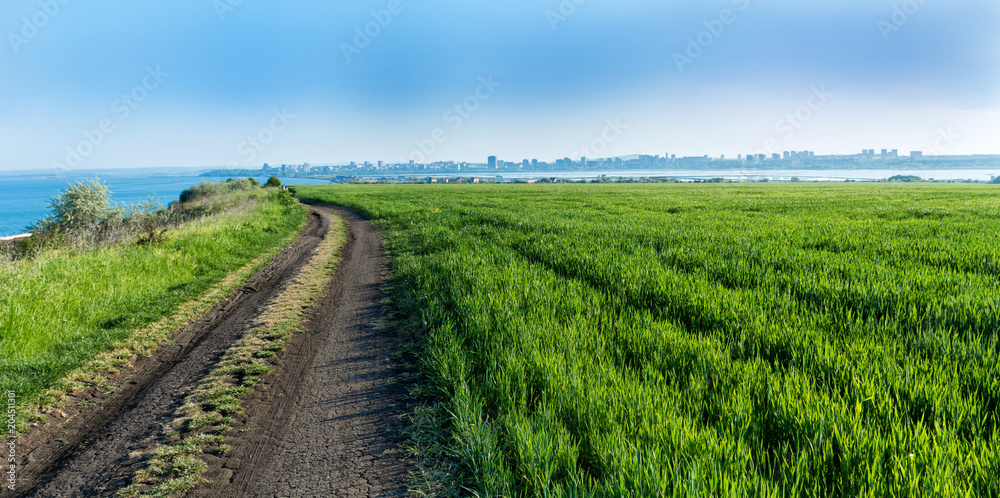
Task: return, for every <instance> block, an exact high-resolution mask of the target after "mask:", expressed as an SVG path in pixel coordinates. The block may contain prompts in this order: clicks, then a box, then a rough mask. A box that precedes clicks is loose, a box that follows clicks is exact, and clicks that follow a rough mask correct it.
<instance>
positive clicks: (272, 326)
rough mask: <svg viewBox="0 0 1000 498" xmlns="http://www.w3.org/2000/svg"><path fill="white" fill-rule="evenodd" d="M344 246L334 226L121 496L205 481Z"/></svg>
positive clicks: (168, 492)
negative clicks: (208, 464) (212, 454)
mask: <svg viewBox="0 0 1000 498" xmlns="http://www.w3.org/2000/svg"><path fill="white" fill-rule="evenodd" d="M343 242H344V224H343V223H342V222H339V223H338V222H334V224H333V225H332V226H331V227H330V233H329V235H327V237H326V238H325V239H324V240H323V242H321V243H320V245H319V246H318V247H317V248H316V249H315V251H314V252H313V254H312V255H311V256H310V259H309V262H308V263H307V264H306V266H305V267H304V268H303V269H302V270H300V271H299V273H298V275H296V277H295V278H294V279H293V280H292V281H291V282H290V283H289V284H288V285H287V286H286V288H285V289H284V290H282V292H281V294H279V295H278V297H277V298H276V299H275V300H274V301H273V302H271V303H268V305H267V309H266V310H265V312H264V313H263V314H262V315H261V316H260V319H259V321H258V325H257V327H255V328H254V329H252V330H250V331H248V332H247V333H246V334H245V335H244V336H243V337H242V338H241V339H240V340H239V341H238V342H236V343H235V344H234V345H233V346H231V347H230V348H229V350H228V351H227V352H226V354H225V355H224V356H223V358H222V361H221V362H220V363H219V364H218V365H216V366H215V367H214V368H213V369H212V371H211V372H210V373H209V374H208V376H207V377H206V378H205V379H204V380H203V381H202V382H201V383H200V384H199V385H198V387H197V388H195V390H194V391H193V392H192V393H191V395H190V396H189V397H188V398H187V400H186V402H185V404H184V405H183V406H182V407H181V408H179V409H178V411H177V412H176V413H175V415H174V417H173V420H172V422H171V423H170V424H168V426H167V427H165V431H164V432H165V435H166V436H167V438H166V441H165V442H164V443H163V444H161V445H159V446H157V447H155V448H153V449H152V450H150V451H149V452H148V453H147V454H146V455H145V456H146V457H147V462H146V466H145V467H144V468H143V469H142V470H140V471H139V472H138V473H137V474H136V475H135V477H134V479H133V483H132V484H131V485H130V486H128V487H127V488H125V489H123V490H122V491H120V492H119V496H127V497H134V496H174V495H177V494H182V493H185V492H187V491H189V490H191V489H192V488H193V487H194V486H196V485H197V484H199V483H201V482H205V481H206V480H205V479H204V477H202V475H201V474H202V472H203V471H204V470H205V464H204V462H203V461H202V460H201V458H200V457H199V455H201V454H202V453H204V452H205V451H206V450H209V449H211V448H212V447H215V449H216V451H217V452H219V453H222V452H224V451H225V450H226V449H228V446H226V445H224V444H222V442H223V441H224V439H225V433H226V432H227V431H229V430H230V425H229V424H230V423H231V422H232V418H231V416H232V415H233V414H234V413H237V412H240V411H242V410H243V403H242V399H241V398H242V397H243V396H245V395H246V394H248V393H250V392H251V391H252V390H253V386H254V385H256V384H257V383H258V382H260V380H261V376H263V375H266V374H267V373H269V372H270V371H271V370H272V369H273V367H271V366H270V364H269V362H268V359H269V358H271V357H272V356H274V355H275V354H277V353H278V352H279V351H282V350H283V349H284V348H285V343H286V342H287V340H288V339H289V338H290V337H291V335H292V334H293V333H295V332H299V331H301V330H302V325H303V323H304V321H305V316H306V312H307V311H308V309H309V308H311V307H312V306H313V305H314V304H315V302H316V300H317V299H318V298H319V297H320V296H321V295H322V291H323V288H324V286H325V285H326V284H327V282H328V281H329V279H330V277H331V275H332V274H333V271H334V269H335V268H336V264H337V254H338V251H339V249H340V247H341V245H342V244H343Z"/></svg>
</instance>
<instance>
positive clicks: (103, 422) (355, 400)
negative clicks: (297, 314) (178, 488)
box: [19, 206, 412, 497]
mask: <svg viewBox="0 0 1000 498" xmlns="http://www.w3.org/2000/svg"><path fill="white" fill-rule="evenodd" d="M310 209H311V210H312V213H313V219H312V221H311V222H310V224H309V226H308V227H307V228H306V229H304V230H303V232H302V233H301V234H300V236H299V237H298V239H296V241H295V242H294V243H293V244H292V245H290V246H289V247H288V248H286V249H285V250H284V251H283V252H282V253H281V254H279V256H277V257H276V258H275V260H274V262H272V263H271V264H270V265H268V267H266V268H264V269H263V270H261V271H260V272H259V273H258V274H257V275H256V276H255V277H254V278H252V279H251V282H250V284H248V286H247V287H246V288H245V289H244V290H243V291H241V292H240V293H237V295H235V296H234V297H233V298H231V299H230V300H229V301H227V302H226V303H223V304H221V305H219V306H218V307H217V308H216V309H213V310H212V312H210V313H209V314H208V315H206V317H205V318H204V319H203V320H201V321H200V322H198V324H196V325H195V326H194V327H193V330H191V331H185V332H182V334H181V335H180V336H178V338H177V341H176V344H175V345H173V346H169V347H165V348H161V349H163V350H164V351H158V352H157V353H156V354H155V355H154V357H152V358H150V359H146V360H144V361H142V362H139V363H138V364H137V365H136V368H135V372H133V373H132V374H130V375H131V379H132V380H131V381H130V382H128V383H127V387H124V388H122V390H121V391H120V392H118V393H116V397H114V398H113V399H112V400H110V401H108V402H106V403H103V404H101V405H100V406H98V407H95V408H94V409H93V411H92V412H90V413H80V414H79V415H78V416H76V417H74V418H73V421H71V422H68V423H62V424H60V423H55V424H49V425H50V426H51V427H44V426H43V428H42V430H41V431H38V433H36V434H32V435H29V439H28V443H29V448H31V449H30V451H29V453H30V454H29V455H28V456H27V457H26V459H25V461H23V462H22V464H23V466H22V469H25V470H24V472H23V474H22V475H23V476H24V479H25V480H23V481H22V487H20V491H19V494H20V495H22V496H46V497H47V496H112V495H114V493H115V492H116V491H117V490H119V489H121V488H122V487H124V486H126V485H128V483H129V481H130V478H131V476H132V474H134V472H135V471H137V470H138V469H139V468H141V465H142V460H141V458H138V457H137V456H135V455H137V453H136V450H139V451H142V450H148V449H149V448H150V447H151V446H152V445H153V444H155V442H156V441H155V439H156V438H155V435H156V434H157V432H158V429H159V427H161V426H162V424H163V423H164V422H165V421H166V417H167V416H168V414H170V413H172V412H173V410H174V409H175V408H176V407H177V406H179V404H180V403H182V402H183V400H184V398H185V397H186V396H187V394H188V393H189V390H190V389H191V388H192V387H193V386H194V385H195V384H196V383H197V381H198V380H199V379H200V378H201V377H203V376H204V375H206V374H207V373H208V371H209V370H210V368H211V366H212V365H214V364H215V363H216V362H218V361H219V358H220V357H221V355H222V353H223V352H224V351H225V349H226V348H227V347H228V346H229V345H230V344H232V343H233V342H235V340H236V339H238V338H239V337H240V336H241V333H242V332H243V331H245V330H247V329H248V328H249V327H250V326H251V325H252V324H253V323H254V321H255V318H256V317H257V316H259V315H260V313H261V311H262V310H263V309H264V307H265V306H266V304H267V302H268V301H269V300H270V299H271V298H273V297H274V296H276V295H278V293H279V292H280V290H281V289H283V288H284V285H285V283H286V282H287V281H289V280H290V279H291V278H292V277H294V275H295V274H296V273H297V270H298V269H299V268H301V267H302V265H303V264H304V263H305V261H307V260H308V255H309V254H310V252H311V250H312V249H313V248H315V247H316V245H317V244H318V243H319V242H320V240H322V238H323V237H326V236H327V235H328V232H329V228H330V225H331V223H333V222H336V221H335V220H334V218H333V217H334V216H339V217H341V218H343V219H344V220H345V221H346V222H347V225H348V227H349V228H348V230H346V233H345V237H346V240H345V242H344V245H343V249H342V257H341V260H340V262H339V263H338V266H337V269H336V271H335V274H334V276H333V278H332V279H331V281H330V282H329V283H328V285H327V287H326V292H325V294H324V296H323V297H322V298H320V300H319V301H318V303H317V305H316V306H315V308H314V309H313V310H312V311H311V312H310V314H309V317H308V322H307V324H306V330H305V332H303V333H298V334H295V335H294V336H293V337H292V339H290V340H289V342H288V343H287V347H286V349H285V351H283V352H282V353H281V354H279V355H278V356H277V357H276V358H275V360H274V366H275V370H274V371H273V372H272V373H271V374H269V375H267V376H266V377H265V378H264V381H263V382H262V383H261V384H259V385H258V388H257V390H256V391H255V392H254V393H252V394H250V395H248V396H247V397H246V398H245V401H244V406H245V410H244V411H243V412H242V413H240V414H237V415H236V416H235V417H234V418H235V420H234V423H233V424H232V427H233V429H232V430H231V431H230V432H228V433H227V435H226V441H225V443H226V444H228V445H230V446H231V449H230V450H229V451H227V452H226V453H224V454H223V455H222V456H215V455H204V457H203V459H204V460H205V461H206V463H207V464H208V469H207V471H206V473H205V474H204V475H205V477H206V478H208V479H210V480H211V481H212V482H211V483H210V484H203V485H200V486H199V487H197V488H195V489H194V490H192V491H191V492H190V493H189V494H190V495H191V496H212V497H216V496H294V497H300V496H302V497H305V496H316V497H321V496H322V497H327V496H330V497H332V496H405V495H406V494H407V486H406V484H407V481H408V478H409V475H410V471H411V470H412V467H411V464H410V463H409V462H408V461H407V460H406V459H405V458H404V456H403V454H402V453H401V451H400V449H399V446H400V442H401V441H402V439H403V434H402V430H403V422H402V421H401V416H402V415H403V414H404V413H405V411H406V409H407V405H406V403H407V398H406V396H407V392H406V389H405V387H403V385H402V381H401V380H400V379H401V373H402V368H403V367H402V365H401V360H400V359H399V357H398V354H397V352H398V351H399V343H398V342H397V338H396V336H395V334H394V332H393V331H392V330H391V329H388V328H386V327H385V326H384V325H383V309H382V302H383V298H384V295H383V284H384V281H385V277H386V274H387V271H388V260H387V258H386V256H385V253H384V251H383V248H382V239H381V234H380V232H379V231H378V230H377V229H376V228H375V226H374V225H373V224H372V223H371V222H369V221H367V220H365V219H363V218H362V217H360V216H359V215H357V214H356V213H353V212H351V211H347V210H344V209H339V208H330V207H323V206H312V207H310ZM32 438H34V441H32ZM32 446H33V448H32Z"/></svg>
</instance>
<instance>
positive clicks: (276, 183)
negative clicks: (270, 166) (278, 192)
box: [264, 176, 281, 187]
mask: <svg viewBox="0 0 1000 498" xmlns="http://www.w3.org/2000/svg"><path fill="white" fill-rule="evenodd" d="M264 186H265V187H281V180H279V179H278V177H276V176H272V177H271V178H268V179H267V183H265V184H264Z"/></svg>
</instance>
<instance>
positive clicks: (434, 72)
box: [0, 0, 1000, 172]
mask: <svg viewBox="0 0 1000 498" xmlns="http://www.w3.org/2000/svg"><path fill="white" fill-rule="evenodd" d="M998 26H1000V2H997V1H996V0H770V1H767V0H707V1H706V0H506V1H484V0H462V1H458V0H451V1H444V0H422V1H413V0H376V1H367V0H365V1H358V0H356V1H352V2H337V1H335V2H330V1H319V0H281V1H279V0H255V1H243V0H146V1H143V2H135V1H125V0H100V1H92V2H84V1H82V0H5V1H4V2H2V3H0V33H2V34H4V40H3V42H2V44H0V95H2V99H0V170H20V169H38V168H53V169H55V170H59V171H60V172H65V170H73V169H81V168H86V169H94V168H127V167H158V166H170V167H217V166H231V167H254V168H259V167H260V166H261V165H262V164H263V163H265V162H267V163H270V164H272V165H273V164H282V163H287V164H299V163H302V162H309V163H311V164H340V163H346V162H349V161H357V162H362V161H378V160H383V161H386V162H390V163H394V162H405V161H409V160H411V159H412V160H416V161H417V162H431V161H440V160H455V161H470V162H485V161H486V156H488V155H497V156H499V157H501V158H502V159H507V160H517V161H520V160H521V159H524V158H529V159H534V158H537V159H539V160H543V161H550V160H554V159H557V158H561V157H573V158H574V159H575V158H578V157H580V156H587V157H612V156H618V155H628V154H660V155H663V154H676V155H677V156H678V157H682V156H693V155H705V154H708V155H711V156H718V155H723V154H725V155H727V157H736V156H737V155H739V154H748V153H767V154H770V153H773V152H781V151H784V150H812V151H815V152H816V154H832V153H857V152H860V151H861V149H882V148H889V149H899V150H900V151H901V152H902V153H908V152H909V151H911V150H919V151H923V152H924V153H925V154H943V155H951V154H987V153H1000V141H998V140H997V139H998V138H1000V29H998Z"/></svg>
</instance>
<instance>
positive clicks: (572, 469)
mask: <svg viewBox="0 0 1000 498" xmlns="http://www.w3.org/2000/svg"><path fill="white" fill-rule="evenodd" d="M297 190H298V194H299V195H300V197H303V198H307V199H312V200H318V201H323V202H330V203H335V204H341V205H345V206H348V207H351V208H354V209H357V210H359V211H361V212H363V213H364V214H366V215H368V216H370V217H372V218H374V219H375V220H376V221H377V222H378V223H379V224H381V225H382V226H383V227H384V228H385V229H386V237H387V246H388V247H389V248H390V250H391V251H392V254H393V257H394V270H393V271H394V280H395V282H394V285H395V290H394V299H395V302H396V303H397V305H398V306H399V307H400V309H401V310H402V311H404V312H405V313H409V314H410V315H412V318H413V319H412V320H411V321H410V322H409V323H412V324H414V325H415V332H416V333H417V337H418V341H419V347H420V348H421V352H420V355H419V356H420V358H421V362H422V365H423V367H424V371H425V373H426V375H427V383H428V387H429V389H431V391H432V392H433V393H434V394H435V395H436V397H437V398H438V399H439V400H440V402H442V403H444V408H445V410H443V411H444V412H445V413H448V414H449V417H450V418H449V420H448V421H447V422H448V423H447V425H446V430H447V435H446V437H444V438H442V439H441V440H440V441H441V442H442V443H443V444H445V448H444V452H445V453H446V454H447V455H450V456H451V457H452V458H455V459H456V460H458V461H459V462H460V463H461V464H462V466H463V468H464V469H465V473H466V477H467V478H468V483H469V486H470V487H471V488H472V489H473V490H474V491H476V492H477V493H479V494H482V495H486V496H547V495H553V496H565V495H573V496H591V495H593V496H803V495H806V496H830V495H850V496H952V495H962V496H982V497H985V496H997V495H1000V479H998V477H997V476H1000V432H998V422H1000V420H998V402H1000V362H998V358H1000V341H998V337H997V334H998V329H1000V281H998V280H997V278H996V276H997V275H998V274H1000V238H998V234H1000V202H998V201H1000V192H998V191H996V190H995V188H993V187H990V186H944V185H930V186H904V185H708V186H693V185H676V186H637V185H609V186H605V185H600V186H599V185H587V186H523V187H522V186H510V185H505V186H470V187H455V186H405V187H404V186H364V187H361V186H343V187H341V186H337V187H333V186H327V187H320V186H308V187H298V189H297Z"/></svg>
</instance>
